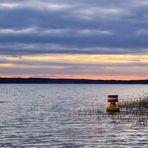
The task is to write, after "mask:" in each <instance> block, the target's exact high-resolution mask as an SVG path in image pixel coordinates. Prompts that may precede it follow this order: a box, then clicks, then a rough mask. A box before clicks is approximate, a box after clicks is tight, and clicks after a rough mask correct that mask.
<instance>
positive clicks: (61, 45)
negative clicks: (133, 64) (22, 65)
mask: <svg viewBox="0 0 148 148" xmlns="http://www.w3.org/2000/svg"><path fill="white" fill-rule="evenodd" d="M143 3H144V4H145V5H143ZM147 13H148V5H147V1H146V0H141V1H140V0H124V1H123V0H118V1H117V0H110V1H108V0H93V1H90V0H85V1H84V0H82V1H78V0H76V1H73V0H61V1H58V0H44V1H42V0H22V1H19V0H14V1H13V2H12V1H11V0H7V1H5V0H1V2H0V18H1V19H0V43H1V45H0V54H7V55H8V54H9V55H26V54H41V53H42V54H48V53H62V54H64V53H67V54H68V53H71V54H73V53H74V54H76V53H78V54H128V53H145V54H147V53H148V41H147V38H148V33H147V26H148V21H147V18H148V15H147Z"/></svg>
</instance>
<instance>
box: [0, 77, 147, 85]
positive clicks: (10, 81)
mask: <svg viewBox="0 0 148 148" xmlns="http://www.w3.org/2000/svg"><path fill="white" fill-rule="evenodd" d="M15 83H16V84H148V79H147V80H92V79H62V78H61V79H55V78H0V84H15Z"/></svg>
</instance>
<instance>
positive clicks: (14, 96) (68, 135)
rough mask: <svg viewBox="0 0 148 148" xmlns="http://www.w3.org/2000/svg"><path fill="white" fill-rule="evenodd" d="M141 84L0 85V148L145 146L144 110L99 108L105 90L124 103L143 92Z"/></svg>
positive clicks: (145, 123) (101, 105) (104, 101)
mask: <svg viewBox="0 0 148 148" xmlns="http://www.w3.org/2000/svg"><path fill="white" fill-rule="evenodd" d="M147 88H148V86H147V85H54V84H52V85H28V84H26V85H23V84H22V85H0V147H2V148H3V147H4V148H5V147H7V148H11V147H19V148H21V147H29V148H32V147H37V148H42V147H44V148H46V147H47V148H48V147H55V148H56V147H60V148H65V147H66V148H69V147H105V148H111V147H112V148H116V147H117V148H119V147H121V148H122V147H123V148H124V147H125V148H126V147H146V146H147V145H148V142H147V139H148V128H147V113H146V114H145V115H144V116H137V117H136V116H133V115H132V114H130V113H127V112H124V111H123V112H120V113H116V114H107V113H106V112H105V108H106V102H107V101H106V100H107V98H106V96H107V95H108V94H118V95H119V101H120V102H124V101H127V100H132V99H135V98H138V97H139V96H141V95H143V94H145V93H147V92H148V90H147ZM144 118H145V119H144ZM135 119H136V120H135ZM137 119H138V120H137Z"/></svg>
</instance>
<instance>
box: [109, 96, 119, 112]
mask: <svg viewBox="0 0 148 148" xmlns="http://www.w3.org/2000/svg"><path fill="white" fill-rule="evenodd" d="M108 102H110V104H109V105H108V107H107V108H106V111H107V112H119V111H120V109H119V106H118V104H116V102H118V95H108Z"/></svg>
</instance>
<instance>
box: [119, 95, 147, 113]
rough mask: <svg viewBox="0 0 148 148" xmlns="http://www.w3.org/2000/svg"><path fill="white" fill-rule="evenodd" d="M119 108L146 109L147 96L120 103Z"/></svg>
mask: <svg viewBox="0 0 148 148" xmlns="http://www.w3.org/2000/svg"><path fill="white" fill-rule="evenodd" d="M119 105H120V108H121V109H122V108H126V109H128V108H129V109H137V110H141V109H142V110H143V109H148V96H144V97H140V98H139V99H138V100H134V101H129V102H122V103H120V104H119Z"/></svg>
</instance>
